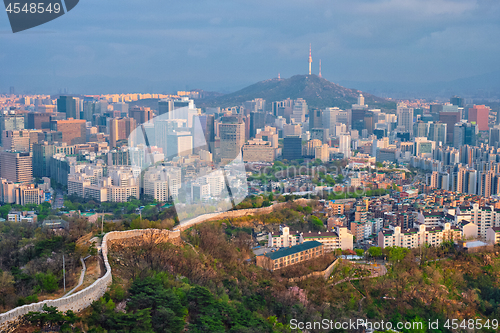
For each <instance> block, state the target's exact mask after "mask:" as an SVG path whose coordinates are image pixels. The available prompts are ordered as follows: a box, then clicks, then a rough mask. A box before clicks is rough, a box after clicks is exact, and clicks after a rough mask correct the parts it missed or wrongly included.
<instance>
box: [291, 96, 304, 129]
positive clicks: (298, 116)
mask: <svg viewBox="0 0 500 333" xmlns="http://www.w3.org/2000/svg"><path fill="white" fill-rule="evenodd" d="M307 113H308V108H307V103H306V101H305V100H304V99H302V98H297V99H296V100H295V101H294V102H293V108H292V114H291V116H290V119H293V120H294V121H295V123H303V122H305V121H306V114H307Z"/></svg>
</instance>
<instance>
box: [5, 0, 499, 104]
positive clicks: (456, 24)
mask: <svg viewBox="0 0 500 333" xmlns="http://www.w3.org/2000/svg"><path fill="white" fill-rule="evenodd" d="M167 6H168V7H167ZM153 8H156V9H155V10H153ZM110 11H113V12H115V13H116V15H113V17H109V15H106V14H105V13H109V12H110ZM499 11H500V5H499V4H498V3H496V2H491V1H490V2H481V3H476V2H470V1H444V0H443V1H432V2H431V1H424V2H422V1H410V0H408V1H377V2H369V3H368V2H355V3H352V2H341V3H336V4H330V3H327V2H323V1H316V2H312V3H310V2H308V3H303V2H291V3H290V2H287V4H286V6H285V4H284V3H283V2H281V1H278V2H273V3H272V4H266V5H265V6H264V4H262V3H261V2H257V6H255V4H254V6H250V5H248V4H246V5H242V4H230V5H227V6H224V3H221V2H218V3H215V4H213V3H212V4H199V3H196V4H195V3H191V4H189V3H188V4H184V3H183V4H182V5H181V4H175V3H174V4H163V3H160V2H158V1H152V2H151V3H150V6H144V5H143V4H140V3H136V2H130V1H125V2H121V3H120V6H119V7H116V6H115V4H112V3H103V2H93V1H92V0H89V1H87V2H85V3H81V4H80V6H78V8H77V9H76V10H74V11H71V13H68V15H64V16H63V17H61V18H59V19H58V20H54V21H53V22H49V23H47V24H45V25H43V26H41V27H37V28H34V29H31V30H30V31H26V32H21V33H18V34H12V33H11V32H10V31H9V28H8V20H7V16H6V15H5V17H4V19H1V20H0V31H1V32H2V33H1V34H0V40H2V43H3V45H5V46H6V47H5V48H4V49H3V50H2V51H0V61H1V64H2V65H1V66H2V67H1V72H2V74H3V75H2V77H1V78H0V92H7V91H8V89H9V87H10V86H14V87H16V90H17V91H18V92H20V93H23V92H32V93H57V92H59V90H61V89H67V91H68V92H72V93H85V94H88V93H96V92H98V91H106V92H110V91H116V92H132V91H135V92H145V91H151V92H156V93H164V92H171V91H174V90H187V89H194V88H198V89H204V90H214V91H221V92H230V91H235V90H238V89H239V88H242V87H244V86H246V85H248V84H251V83H254V82H257V81H261V80H265V79H270V78H273V77H278V73H280V75H281V77H290V76H292V75H294V74H307V70H308V68H307V66H308V64H307V56H308V53H307V52H308V47H309V44H311V45H312V58H313V63H312V73H314V74H318V73H319V59H321V60H322V76H323V77H324V78H326V79H327V80H329V81H332V82H335V83H340V84H343V83H344V85H345V84H347V83H352V84H356V83H363V82H368V83H369V82H375V81H380V82H382V83H384V82H388V83H391V82H392V83H394V82H408V83H412V84H423V83H426V84H427V83H428V84H431V83H436V82H446V81H453V80H457V79H463V78H467V77H474V76H478V75H485V74H489V73H490V74H491V73H493V72H496V71H498V70H500V66H499V65H498V64H497V62H496V59H497V58H498V54H499V51H500V46H499V45H498V43H497V42H496V41H497V40H498V36H499V35H500V27H499V24H498V20H496V17H497V16H498V13H499ZM101 13H102V14H101ZM165 13H170V14H168V15H165ZM297 22H301V23H300V24H297ZM33 48H35V49H36V50H37V51H36V52H33ZM478 50H480V51H481V52H478ZM352 84H350V85H351V87H352ZM380 85H383V84H380ZM355 88H358V89H364V87H362V86H360V87H355ZM386 90H390V89H386Z"/></svg>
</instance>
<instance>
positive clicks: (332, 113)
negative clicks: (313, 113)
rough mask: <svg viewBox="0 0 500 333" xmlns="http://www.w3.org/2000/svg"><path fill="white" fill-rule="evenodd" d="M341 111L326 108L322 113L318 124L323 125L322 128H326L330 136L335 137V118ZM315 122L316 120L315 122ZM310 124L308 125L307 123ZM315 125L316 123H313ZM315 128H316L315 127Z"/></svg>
mask: <svg viewBox="0 0 500 333" xmlns="http://www.w3.org/2000/svg"><path fill="white" fill-rule="evenodd" d="M341 111H342V110H341V109H339V108H326V109H324V110H323V112H322V117H321V119H320V122H322V123H323V126H320V127H323V128H327V129H328V132H329V134H330V135H335V125H337V118H338V116H339V113H340V112H341ZM310 121H311V119H309V122H310ZM315 121H316V120H315ZM309 124H310V123H309ZM315 125H316V122H315ZM316 128H317V127H316Z"/></svg>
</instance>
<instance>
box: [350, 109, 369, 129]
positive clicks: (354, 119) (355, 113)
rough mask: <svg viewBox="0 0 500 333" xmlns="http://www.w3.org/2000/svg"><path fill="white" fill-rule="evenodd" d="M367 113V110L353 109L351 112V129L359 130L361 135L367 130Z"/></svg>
mask: <svg viewBox="0 0 500 333" xmlns="http://www.w3.org/2000/svg"><path fill="white" fill-rule="evenodd" d="M366 112H367V110H365V109H353V110H352V111H351V129H354V130H357V131H358V132H359V133H361V132H363V130H364V129H366V125H365V117H366Z"/></svg>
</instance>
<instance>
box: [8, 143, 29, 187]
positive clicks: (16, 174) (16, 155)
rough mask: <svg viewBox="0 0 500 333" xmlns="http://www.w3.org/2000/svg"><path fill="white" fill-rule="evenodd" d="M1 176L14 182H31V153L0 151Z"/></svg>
mask: <svg viewBox="0 0 500 333" xmlns="http://www.w3.org/2000/svg"><path fill="white" fill-rule="evenodd" d="M0 177H1V178H5V179H7V180H10V181H11V182H14V183H24V182H31V181H32V180H33V170H32V161H31V153H26V152H25V153H21V152H9V151H2V152H0Z"/></svg>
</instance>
